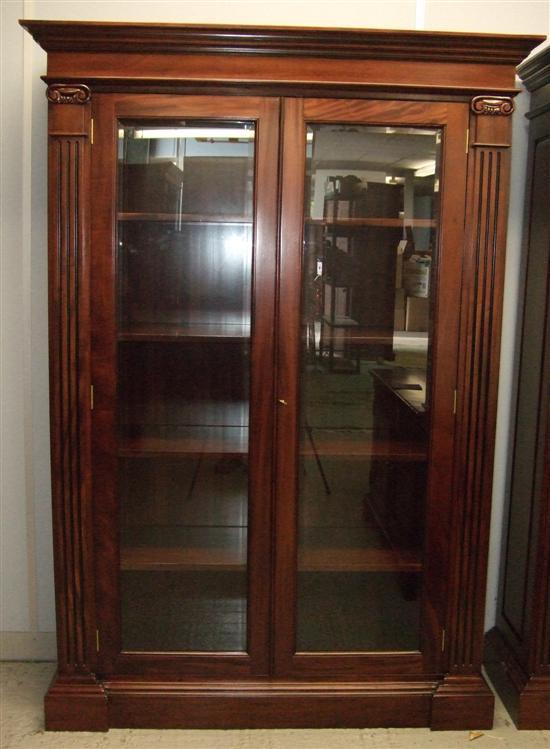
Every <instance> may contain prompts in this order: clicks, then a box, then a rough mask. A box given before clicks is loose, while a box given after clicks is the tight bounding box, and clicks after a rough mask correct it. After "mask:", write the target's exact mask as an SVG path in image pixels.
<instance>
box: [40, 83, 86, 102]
mask: <svg viewBox="0 0 550 749" xmlns="http://www.w3.org/2000/svg"><path fill="white" fill-rule="evenodd" d="M46 97H47V99H48V101H50V102H51V103H52V104H87V103H88V102H89V101H90V99H91V98H92V92H91V91H90V89H89V88H88V86H85V85H84V84H83V83H76V84H74V83H51V84H50V85H49V86H48V88H47V89H46Z"/></svg>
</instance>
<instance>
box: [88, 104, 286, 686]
mask: <svg viewBox="0 0 550 749" xmlns="http://www.w3.org/2000/svg"><path fill="white" fill-rule="evenodd" d="M93 115H94V125H95V127H94V130H95V135H94V140H95V142H94V146H93V149H94V159H93V162H92V193H93V196H94V197H93V205H94V211H93V215H92V221H91V238H92V246H93V248H94V251H93V253H92V260H91V277H92V287H93V288H94V296H93V299H92V314H91V321H92V324H91V335H92V347H91V348H92V355H91V362H92V365H91V371H92V382H93V384H94V410H93V414H92V428H91V432H92V466H93V470H92V473H93V489H92V502H93V515H94V531H95V532H94V548H95V571H96V574H95V577H96V609H97V632H98V643H99V650H98V656H97V658H98V672H99V673H100V674H104V675H111V676H112V675H116V674H118V675H120V674H147V673H165V674H169V673H172V674H174V673H176V674H177V673H180V674H181V673H185V674H186V678H190V679H193V678H218V679H221V678H225V679H227V678H232V679H239V678H241V679H243V678H244V679H246V678H251V677H253V676H254V677H257V676H261V675H264V676H266V675H267V674H268V672H269V664H270V649H269V638H270V629H269V626H270V625H269V623H270V615H271V610H270V609H271V593H270V589H271V553H272V549H271V534H270V530H269V529H270V524H271V502H272V500H271V490H272V462H271V460H272V457H271V456H272V446H271V438H272V432H273V426H272V422H273V391H274V380H273V372H274V367H273V360H274V342H273V341H274V309H275V270H276V268H275V264H276V236H277V166H278V162H277V159H278V128H279V100H278V99H277V98H267V97H266V98H259V97H215V96H171V95H156V94H149V95H143V94H141V95H140V94H99V95H98V96H97V97H95V99H94V109H93ZM192 117H199V118H200V119H212V120H217V121H223V120H234V119H249V120H254V121H255V122H256V127H257V135H256V138H255V143H256V151H255V183H254V184H255V188H254V217H255V220H254V233H253V269H252V310H253V324H252V332H251V358H250V367H251V370H250V371H251V375H250V377H251V385H250V388H251V390H250V437H249V534H248V539H249V541H248V566H247V573H248V574H247V580H248V595H247V611H248V615H247V643H248V650H247V652H242V653H241V652H223V651H221V652H189V653H185V652H182V653H164V652H161V653H149V652H128V653H126V652H123V651H122V645H121V639H120V638H121V625H120V587H119V576H118V574H113V570H119V569H120V552H119V529H118V525H119V522H118V518H119V504H118V502H119V500H118V497H117V480H116V477H117V457H116V455H117V450H116V407H117V397H116V393H117V382H116V379H117V378H116V367H117V364H116V325H117V322H116V287H115V278H116V243H115V238H116V176H117V153H116V142H117V141H116V137H117V124H118V121H119V120H123V119H125V118H129V119H138V118H139V119H150V118H151V119H153V118H154V119H156V120H159V121H162V120H163V119H166V118H171V119H174V118H181V119H185V118H192Z"/></svg>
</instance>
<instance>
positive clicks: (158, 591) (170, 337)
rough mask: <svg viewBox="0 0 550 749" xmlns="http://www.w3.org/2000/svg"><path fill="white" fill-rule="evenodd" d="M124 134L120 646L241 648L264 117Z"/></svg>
mask: <svg viewBox="0 0 550 749" xmlns="http://www.w3.org/2000/svg"><path fill="white" fill-rule="evenodd" d="M118 143H119V161H118V164H119V169H118V188H119V189H118V196H119V197H118V221H117V248H118V251H117V299H118V371H117V375H118V391H117V392H118V402H117V406H118V408H117V413H118V456H119V482H118V488H119V501H120V526H121V537H120V546H121V570H120V585H121V628H122V633H121V634H122V646H123V649H124V650H133V651H160V652H162V651H165V652H167V651H244V650H246V647H247V639H246V631H247V529H248V425H249V381H250V324H251V322H250V309H251V297H250V295H251V267H252V211H253V184H254V125H253V123H248V122H227V121H224V122H219V121H191V122H189V121H185V122H184V121H178V122H172V121H170V122H160V123H159V121H158V120H156V121H154V122H149V121H137V122H126V121H124V122H121V123H120V124H119V139H118Z"/></svg>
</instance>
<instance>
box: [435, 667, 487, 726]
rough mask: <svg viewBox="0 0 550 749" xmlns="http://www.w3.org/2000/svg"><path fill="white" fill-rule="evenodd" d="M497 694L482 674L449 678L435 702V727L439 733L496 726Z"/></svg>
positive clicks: (439, 688)
mask: <svg viewBox="0 0 550 749" xmlns="http://www.w3.org/2000/svg"><path fill="white" fill-rule="evenodd" d="M494 710H495V698H494V695H493V693H492V691H491V689H490V687H489V685H488V684H487V682H486V681H485V679H484V678H483V676H480V675H474V676H446V677H445V679H444V680H443V681H442V683H441V684H440V685H439V686H438V688H437V690H436V692H435V694H434V697H433V702H432V718H431V727H432V729H433V730H436V731H459V730H463V729H477V728H483V729H489V728H492V727H493V716H494Z"/></svg>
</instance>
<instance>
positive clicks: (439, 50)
mask: <svg viewBox="0 0 550 749" xmlns="http://www.w3.org/2000/svg"><path fill="white" fill-rule="evenodd" d="M19 23H20V24H21V25H22V26H23V27H24V28H26V29H27V30H28V31H29V32H30V33H31V34H32V36H33V37H34V39H35V40H36V41H37V42H38V44H40V46H41V47H42V48H43V49H45V50H46V51H47V52H120V53H123V54H128V53H131V52H138V53H143V52H148V53H161V54H162V53H168V54H192V53H195V54H196V53H199V54H230V53H233V54H258V55H272V56H292V57H325V58H348V59H369V58H377V59H387V60H408V61H427V62H429V61H436V60H437V61H443V62H474V63H497V64H512V65H518V64H519V63H520V62H521V61H522V60H523V59H525V57H527V55H528V54H529V52H530V51H531V50H532V49H534V47H536V46H537V45H538V44H540V43H541V42H542V41H543V39H544V37H541V36H516V35H514V36H511V35H506V34H500V35H489V34H465V33H447V32H432V31H401V30H399V31H393V30H379V29H372V30H371V29H330V28H308V27H304V28H300V27H284V26H279V27H272V28H270V27H264V26H214V25H208V26H204V25H177V24H143V23H141V24H139V23H131V24H129V23H89V22H76V21H70V22H67V21H32V20H26V19H25V20H22V21H20V22H19Z"/></svg>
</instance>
